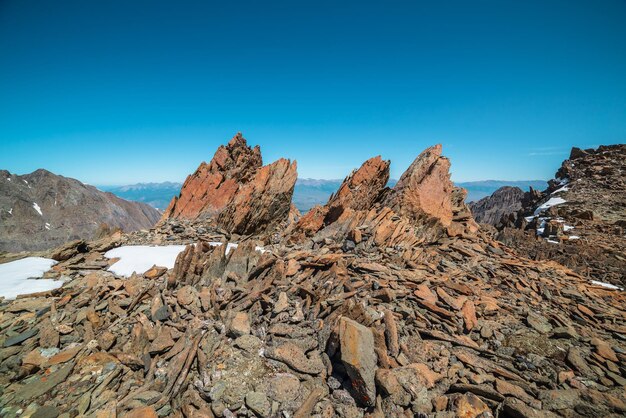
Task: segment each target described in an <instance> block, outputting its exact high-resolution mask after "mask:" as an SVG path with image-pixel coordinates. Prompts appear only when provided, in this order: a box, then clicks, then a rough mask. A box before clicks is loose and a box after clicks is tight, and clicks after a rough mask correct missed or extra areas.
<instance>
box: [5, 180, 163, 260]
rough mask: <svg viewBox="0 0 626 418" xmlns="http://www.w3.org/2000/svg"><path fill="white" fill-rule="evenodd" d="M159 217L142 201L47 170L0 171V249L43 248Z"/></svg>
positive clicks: (142, 225)
mask: <svg viewBox="0 0 626 418" xmlns="http://www.w3.org/2000/svg"><path fill="white" fill-rule="evenodd" d="M160 216H161V214H160V212H159V211H158V210H156V209H154V208H153V207H151V206H149V205H147V204H145V203H139V202H129V201H127V200H124V199H120V198H119V197H117V196H115V195H113V194H111V193H105V192H101V191H100V190H98V189H96V188H95V187H93V186H89V185H86V184H83V183H81V182H80V181H78V180H75V179H71V178H67V177H63V176H58V175H56V174H53V173H51V172H49V171H46V170H41V169H40V170H37V171H34V172H32V173H30V174H26V175H23V176H19V175H16V174H11V173H9V172H8V171H6V170H0V252H19V251H39V250H46V249H50V248H54V247H56V246H59V245H61V244H64V243H66V242H68V241H72V240H76V239H97V238H98V237H99V236H100V235H102V236H103V235H106V234H107V233H109V232H110V231H112V230H115V229H122V230H123V231H126V232H130V231H135V230H140V229H144V228H151V227H152V226H154V224H155V223H156V222H157V221H158V220H159V218H160Z"/></svg>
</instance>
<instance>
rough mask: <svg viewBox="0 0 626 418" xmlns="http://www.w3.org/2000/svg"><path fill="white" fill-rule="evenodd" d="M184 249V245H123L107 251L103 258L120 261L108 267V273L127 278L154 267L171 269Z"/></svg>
mask: <svg viewBox="0 0 626 418" xmlns="http://www.w3.org/2000/svg"><path fill="white" fill-rule="evenodd" d="M185 247H186V246H185V245H163V246H148V245H125V246H122V247H118V248H114V249H112V250H109V251H107V252H106V253H105V254H104V256H105V257H107V258H119V259H120V260H119V261H117V262H116V263H115V264H113V265H112V266H111V267H109V271H111V272H113V273H115V274H117V275H118V276H124V277H129V276H131V275H132V274H133V273H139V274H141V273H144V272H146V271H147V270H148V269H150V267H152V266H154V265H157V266H161V267H167V268H168V269H171V268H172V267H174V263H175V262H176V257H177V256H178V254H180V253H181V252H182V251H183V250H184V249H185Z"/></svg>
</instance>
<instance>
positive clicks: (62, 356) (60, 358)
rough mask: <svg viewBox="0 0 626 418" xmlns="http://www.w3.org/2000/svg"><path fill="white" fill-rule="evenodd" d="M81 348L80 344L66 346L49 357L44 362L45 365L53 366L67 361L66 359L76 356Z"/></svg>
mask: <svg viewBox="0 0 626 418" xmlns="http://www.w3.org/2000/svg"><path fill="white" fill-rule="evenodd" d="M81 349H82V347H81V346H76V347H72V348H66V349H65V350H63V351H61V352H60V353H57V354H55V355H54V356H52V357H50V358H49V359H48V361H47V362H46V365H47V366H54V365H55V364H61V363H67V362H68V361H70V360H71V359H73V358H74V357H76V354H78V353H79V352H80V350H81Z"/></svg>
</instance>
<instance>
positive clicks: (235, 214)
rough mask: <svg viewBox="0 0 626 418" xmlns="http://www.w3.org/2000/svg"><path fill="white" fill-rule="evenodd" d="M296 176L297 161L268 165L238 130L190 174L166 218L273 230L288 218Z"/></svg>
mask: <svg viewBox="0 0 626 418" xmlns="http://www.w3.org/2000/svg"><path fill="white" fill-rule="evenodd" d="M296 178H297V165H296V163H295V161H294V162H293V163H292V162H290V161H289V160H286V159H280V160H278V161H276V162H274V163H272V164H269V165H267V166H263V160H262V157H261V149H260V148H259V146H255V147H254V148H252V147H250V146H248V144H247V141H246V139H245V138H244V137H243V136H242V135H241V133H238V134H236V135H235V136H234V137H233V138H232V139H231V140H230V141H229V142H228V144H227V145H220V147H219V148H218V149H217V151H216V152H215V155H214V156H213V158H212V159H211V161H210V162H209V163H208V164H206V163H202V164H200V166H199V167H198V169H197V170H196V171H195V172H194V173H193V174H191V175H190V176H188V177H187V179H186V180H185V182H184V183H183V186H182V188H181V190H180V194H179V196H177V197H174V198H173V199H172V201H171V202H170V205H169V206H168V208H167V209H166V210H165V212H164V214H163V217H162V218H161V220H162V222H165V221H167V220H169V219H179V218H180V219H191V220H203V221H207V222H209V223H210V224H213V225H218V226H220V227H223V228H225V229H226V230H227V231H229V232H234V233H240V234H249V233H253V232H260V231H261V230H269V229H271V228H272V227H275V226H276V225H277V224H278V223H280V222H282V221H285V220H286V219H287V217H288V214H289V208H290V204H291V195H292V194H293V188H294V185H295V182H296Z"/></svg>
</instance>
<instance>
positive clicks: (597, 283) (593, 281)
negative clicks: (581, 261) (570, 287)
mask: <svg viewBox="0 0 626 418" xmlns="http://www.w3.org/2000/svg"><path fill="white" fill-rule="evenodd" d="M591 283H592V284H595V285H597V286H602V287H605V288H607V289H612V290H624V289H622V288H621V287H619V286H615V285H614V284H611V283H604V282H599V281H597V280H592V281H591Z"/></svg>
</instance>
